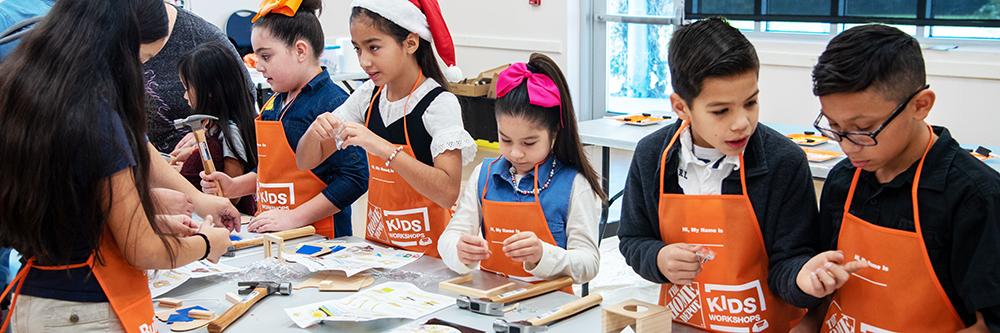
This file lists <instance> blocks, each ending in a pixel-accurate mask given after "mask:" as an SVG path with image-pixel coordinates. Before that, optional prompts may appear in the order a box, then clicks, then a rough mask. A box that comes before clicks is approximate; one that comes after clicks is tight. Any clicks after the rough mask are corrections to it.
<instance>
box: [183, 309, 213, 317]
mask: <svg viewBox="0 0 1000 333" xmlns="http://www.w3.org/2000/svg"><path fill="white" fill-rule="evenodd" d="M214 316H215V311H205V310H191V311H188V317H191V318H194V319H209V318H212V317H214Z"/></svg>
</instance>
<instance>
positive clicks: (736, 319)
mask: <svg viewBox="0 0 1000 333" xmlns="http://www.w3.org/2000/svg"><path fill="white" fill-rule="evenodd" d="M704 298H705V306H706V307H707V308H708V320H709V322H711V324H710V325H709V326H710V327H711V328H712V329H713V330H717V331H726V332H738V331H742V332H747V331H749V332H762V331H764V330H765V329H767V328H768V326H769V325H768V323H767V320H766V319H762V318H761V312H763V311H765V310H767V304H766V303H765V302H764V290H763V288H762V287H761V284H760V280H754V281H751V282H748V283H744V284H741V285H736V286H733V285H724V284H708V283H706V284H705V294H704ZM736 330H738V331H736Z"/></svg>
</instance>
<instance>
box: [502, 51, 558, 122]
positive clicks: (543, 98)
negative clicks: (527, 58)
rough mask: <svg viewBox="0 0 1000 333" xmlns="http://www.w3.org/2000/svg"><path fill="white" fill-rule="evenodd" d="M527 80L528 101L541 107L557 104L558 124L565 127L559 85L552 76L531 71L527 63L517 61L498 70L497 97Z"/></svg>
mask: <svg viewBox="0 0 1000 333" xmlns="http://www.w3.org/2000/svg"><path fill="white" fill-rule="evenodd" d="M525 80H527V81H528V102H529V103H531V104H534V105H538V106H541V107H547V108H550V107H553V106H559V126H560V127H565V126H564V125H563V123H562V122H563V120H562V100H561V99H560V98H559V87H556V83H555V82H553V81H552V78H550V77H548V76H547V75H545V74H541V73H532V72H531V71H529V70H528V65H527V64H525V63H523V62H517V63H514V64H512V65H510V67H507V69H505V70H503V72H500V77H499V78H498V79H497V97H498V98H499V97H503V96H504V95H507V93H508V92H510V91H511V90H513V89H514V88H517V86H519V85H521V82H524V81H525Z"/></svg>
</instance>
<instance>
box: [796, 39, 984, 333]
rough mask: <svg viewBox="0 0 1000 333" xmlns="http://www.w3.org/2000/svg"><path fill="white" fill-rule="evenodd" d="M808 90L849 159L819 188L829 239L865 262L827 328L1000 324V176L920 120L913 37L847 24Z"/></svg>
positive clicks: (919, 68) (920, 79)
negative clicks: (851, 26) (853, 26)
mask: <svg viewBox="0 0 1000 333" xmlns="http://www.w3.org/2000/svg"><path fill="white" fill-rule="evenodd" d="M813 93H814V94H815V95H816V96H819V100H820V104H821V105H822V112H821V113H820V115H819V118H817V119H816V123H815V124H814V126H815V127H816V128H817V129H818V130H819V131H820V132H821V133H823V135H824V136H826V137H829V138H830V139H832V140H834V141H839V142H840V147H841V148H842V149H843V151H844V153H846V154H847V157H848V158H847V159H845V160H843V161H841V162H840V163H838V164H837V165H836V166H835V167H834V168H833V169H832V170H831V171H830V173H829V175H828V176H827V179H826V183H825V185H824V186H823V193H822V198H821V200H820V222H821V227H822V228H823V237H824V239H828V240H830V247H831V248H836V249H838V250H839V251H843V252H844V254H845V255H846V257H847V258H849V259H856V260H861V261H865V262H867V263H868V267H865V268H863V269H860V270H858V271H857V272H855V273H854V274H853V277H851V278H850V279H849V280H848V281H847V282H846V283H845V284H844V285H843V286H842V287H841V288H839V289H838V290H837V291H836V292H834V293H833V296H832V301H831V304H830V305H829V308H828V309H827V310H826V311H825V315H824V316H823V319H822V323H821V325H822V329H821V331H822V332H864V331H869V332H888V331H893V332H955V331H959V330H963V329H966V328H967V327H969V328H972V329H973V330H974V331H985V330H987V329H989V330H991V331H993V332H1000V320H998V319H1000V221H998V211H997V210H998V209H1000V174H998V173H997V171H995V170H993V169H991V168H990V167H988V166H986V164H984V163H982V162H980V161H978V160H977V159H976V158H974V157H972V156H971V155H970V154H969V153H968V152H966V151H964V150H963V149H962V148H961V147H959V145H958V142H956V141H955V139H953V138H952V137H951V134H950V133H949V132H948V130H947V129H946V128H944V127H937V126H930V125H928V124H927V123H926V122H925V121H924V119H925V118H926V117H927V114H928V112H930V110H931V107H932V106H933V105H934V100H935V95H934V92H933V91H931V90H930V89H929V86H928V85H927V83H926V78H925V72H924V61H923V55H922V54H921V51H920V45H919V44H918V43H917V40H916V39H914V38H913V37H911V36H910V35H908V34H906V33H904V32H902V31H900V30H898V29H896V28H893V27H890V26H886V25H875V24H873V25H863V26H859V27H855V28H852V29H849V30H847V31H844V32H843V33H841V34H840V35H838V36H837V37H835V38H833V40H831V41H830V43H829V45H828V46H827V48H826V51H824V52H823V54H822V55H821V56H820V57H819V63H818V64H817V65H816V67H815V68H814V69H813ZM845 211H846V213H845ZM820 313H822V312H820Z"/></svg>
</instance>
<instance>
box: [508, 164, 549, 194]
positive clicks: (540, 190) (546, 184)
mask: <svg viewBox="0 0 1000 333" xmlns="http://www.w3.org/2000/svg"><path fill="white" fill-rule="evenodd" d="M515 171H516V170H515V169H514V166H511V167H510V178H512V179H517V176H516V175H515V174H514V172H515ZM555 174H556V159H555V158H552V168H551V169H550V170H549V179H548V180H546V181H545V185H542V188H539V189H538V193H542V190H544V189H547V188H549V183H551V182H552V176H553V175H555ZM535 177H538V174H535ZM514 191H517V193H521V194H523V195H529V194H535V190H534V189H532V190H531V191H525V190H522V189H520V188H517V184H515V186H514Z"/></svg>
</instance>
